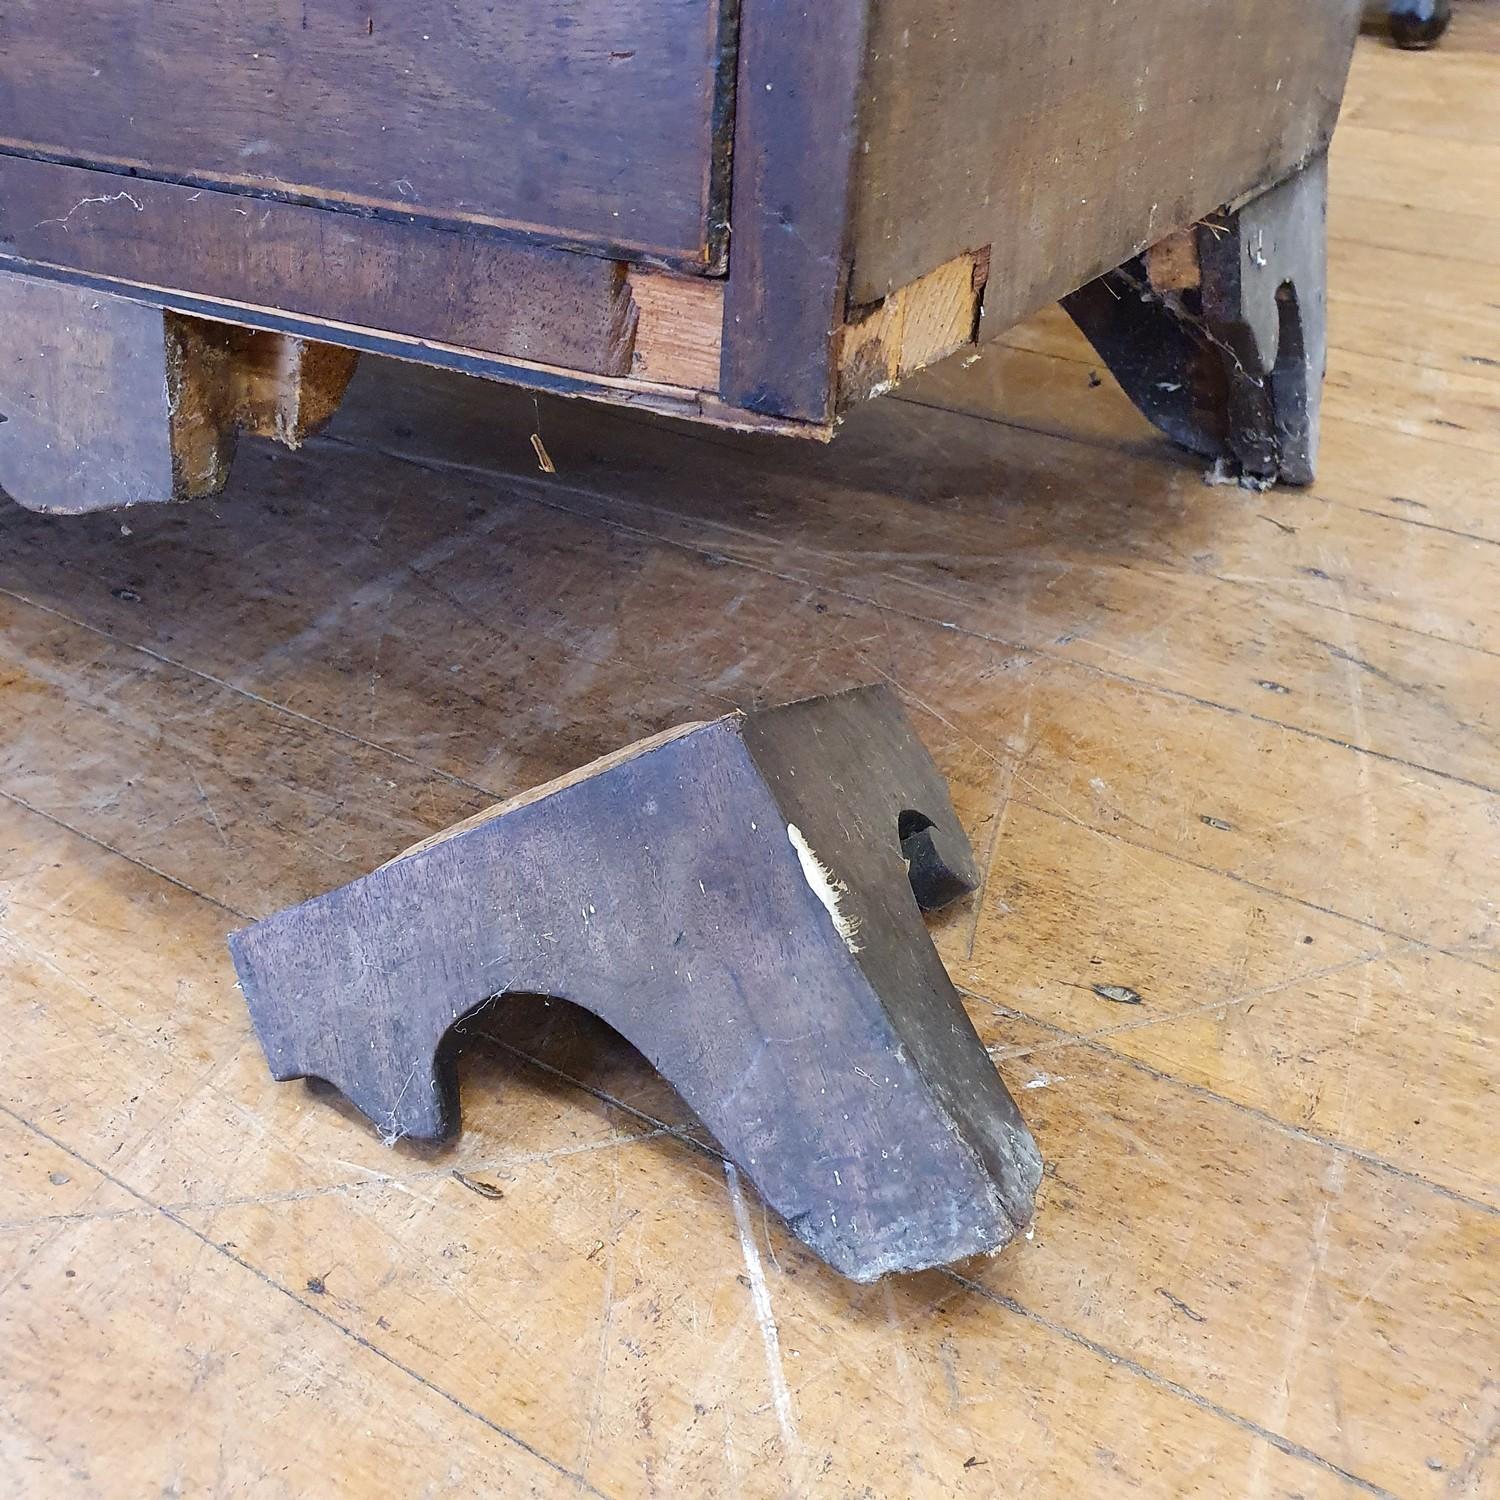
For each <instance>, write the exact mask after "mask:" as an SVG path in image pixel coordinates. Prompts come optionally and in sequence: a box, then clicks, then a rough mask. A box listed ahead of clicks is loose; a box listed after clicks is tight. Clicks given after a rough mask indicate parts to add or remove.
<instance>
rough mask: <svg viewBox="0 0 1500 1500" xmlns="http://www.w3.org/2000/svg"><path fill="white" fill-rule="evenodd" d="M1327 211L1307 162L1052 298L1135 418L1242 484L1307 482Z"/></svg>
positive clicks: (1319, 385) (1322, 347) (1322, 328)
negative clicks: (1246, 198) (1265, 189)
mask: <svg viewBox="0 0 1500 1500" xmlns="http://www.w3.org/2000/svg"><path fill="white" fill-rule="evenodd" d="M1327 202H1328V175H1327V160H1326V158H1324V157H1318V158H1317V159H1316V160H1315V161H1313V162H1311V163H1309V164H1308V165H1307V166H1306V167H1304V168H1303V169H1302V170H1301V171H1300V172H1298V173H1297V174H1296V175H1294V176H1292V177H1289V178H1288V179H1287V180H1286V181H1285V182H1282V183H1280V184H1278V185H1277V186H1276V187H1273V188H1271V189H1270V190H1269V191H1268V192H1264V193H1261V194H1260V195H1259V196H1257V197H1254V198H1252V199H1250V200H1249V201H1248V202H1247V203H1244V204H1243V205H1241V206H1240V207H1239V208H1237V209H1231V210H1225V211H1223V212H1221V213H1217V214H1214V215H1212V216H1210V217H1209V218H1207V219H1205V220H1203V221H1202V222H1201V223H1199V224H1195V225H1193V226H1192V227H1191V228H1190V229H1188V230H1185V231H1183V232H1182V233H1181V234H1179V235H1174V236H1172V237H1171V238H1170V239H1168V240H1165V241H1163V242H1161V243H1160V244H1158V245H1156V246H1153V247H1152V248H1151V249H1150V250H1148V251H1147V252H1146V254H1145V255H1143V256H1137V257H1136V258H1135V259H1133V260H1130V261H1127V262H1126V263H1125V264H1124V265H1123V266H1121V267H1119V269H1118V270H1115V271H1111V272H1110V273H1109V274H1108V275H1106V276H1102V277H1100V278H1099V279H1098V280H1097V281H1091V282H1090V283H1089V284H1088V285H1087V286H1085V287H1083V288H1082V289H1080V290H1079V291H1077V292H1074V293H1073V294H1072V295H1071V296H1069V297H1065V298H1064V299H1063V306H1064V307H1065V308H1066V309H1067V311H1068V313H1069V315H1070V316H1071V317H1072V319H1073V321H1074V322H1075V323H1077V324H1078V326H1079V327H1080V328H1081V329H1082V330H1083V332H1084V333H1085V334H1086V335H1087V337H1088V339H1089V341H1090V342H1091V343H1092V344H1093V346H1094V348H1095V349H1096V350H1098V352H1099V355H1100V357H1101V358H1102V359H1103V360H1104V362H1105V363H1106V364H1107V365H1108V366H1109V367H1110V369H1111V371H1113V373H1114V375H1115V378H1116V379H1117V380H1118V381H1119V382H1120V384H1121V386H1123V387H1124V389H1125V393H1126V394H1127V395H1128V396H1129V397H1130V399H1131V400H1132V401H1134V402H1135V404H1136V405H1137V406H1138V407H1139V408H1140V409H1141V411H1142V412H1143V413H1144V414H1145V415H1146V416H1147V417H1149V418H1150V419H1151V420H1152V421H1153V422H1155V423H1156V425H1157V426H1158V427H1160V428H1161V429H1162V431H1164V432H1165V433H1166V434H1167V435H1168V436H1169V437H1170V438H1172V440H1173V441H1174V442H1177V443H1180V444H1182V446H1183V447H1185V448H1189V449H1191V450H1192V451H1193V452H1195V453H1201V454H1203V455H1205V456H1206V457H1209V458H1212V459H1215V460H1218V461H1222V462H1223V463H1224V464H1225V465H1226V466H1227V467H1228V468H1229V470H1230V471H1231V472H1234V473H1237V474H1241V475H1243V476H1244V477H1246V478H1247V479H1249V480H1251V481H1261V482H1270V481H1274V480H1277V479H1283V480H1286V481H1288V482H1289V483H1291V484H1310V483H1311V482H1312V478H1313V465H1314V460H1315V457H1316V454H1317V446H1318V409H1319V405H1320V402H1321V398H1322V389H1323V371H1324V365H1325V363H1326V354H1327V322H1326V281H1327V271H1326V232H1325V225H1326V219H1327Z"/></svg>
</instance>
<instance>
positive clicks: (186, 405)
mask: <svg viewBox="0 0 1500 1500" xmlns="http://www.w3.org/2000/svg"><path fill="white" fill-rule="evenodd" d="M164 323H165V332H166V338H167V362H168V369H169V378H170V391H171V420H172V446H173V451H174V452H175V453H176V454H177V455H178V461H179V467H180V468H181V470H182V481H181V483H180V484H179V494H178V495H177V497H176V498H179V499H191V498H196V497H199V496H202V495H208V494H212V493H213V492H214V491H215V490H217V489H219V488H220V487H221V486H222V485H223V484H224V481H225V480H226V479H227V478H228V472H229V464H230V462H231V460H232V459H233V456H234V449H235V440H236V436H237V434H239V433H241V432H244V433H249V434H251V435H252V436H254V437H266V438H271V439H273V440H274V441H276V442H278V443H281V444H283V445H284V446H286V447H288V448H300V447H301V446H302V444H303V443H304V442H305V441H306V440H307V438H309V437H310V436H311V435H312V434H313V433H315V432H317V431H318V430H319V429H320V428H322V427H323V426H324V424H325V423H327V421H328V419H329V418H330V417H332V416H333V414H334V412H335V411H337V410H338V406H339V402H340V401H342V400H343V398H344V392H345V390H346V389H348V385H349V382H350V380H351V379H352V378H353V376H354V367H355V365H356V364H358V362H359V355H358V354H356V353H355V352H354V351H353V350H352V349H341V348H337V347H335V346H334V345H332V344H316V343H309V342H308V341H307V340H305V339H298V338H292V337H290V336H289V335H287V334H281V333H268V332H266V331H264V330H262V329H257V328H241V327H237V326H235V325H233V324H229V323H209V322H205V321H204V320H203V319H201V318H184V317H182V316H180V315H179V314H177V313H166V314H165V315H164ZM162 498H166V497H162Z"/></svg>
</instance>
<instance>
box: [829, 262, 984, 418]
mask: <svg viewBox="0 0 1500 1500" xmlns="http://www.w3.org/2000/svg"><path fill="white" fill-rule="evenodd" d="M988 276H989V252H988V251H987V250H975V251H969V252H966V253H965V254H963V255H959V256H956V257H955V258H954V259H953V260H950V261H948V262H946V263H945V264H943V265H941V266H939V267H938V268H937V270H935V271H929V272H928V274H927V275H925V276H922V277H919V278H918V279H917V280H916V281H913V282H911V283H910V284H908V285H907V286H903V287H898V288H897V289H896V290H895V291H894V292H892V293H891V295H890V296H889V297H887V298H886V299H885V301H884V302H882V303H880V304H879V305H878V306H877V307H876V308H875V309H874V311H872V312H870V313H869V314H868V315H867V316H866V317H864V318H861V319H860V320H859V321H858V322H855V323H849V324H846V325H845V327H844V329H843V330H842V334H841V336H840V340H839V351H838V405H839V407H840V408H841V409H842V408H845V407H848V406H852V405H853V404H854V403H855V402H856V401H864V400H866V399H868V398H869V397H871V396H878V395H880V394H881V393H882V392H883V391H887V390H889V389H890V388H891V387H892V386H893V385H895V384H896V382H897V381H898V380H900V379H901V378H902V377H903V376H906V375H909V374H911V373H912V372H913V371H914V370H920V369H921V368H922V367H923V366H924V365H930V364H932V363H934V362H935V361H936V360H939V359H942V358H944V357H945V356H946V355H949V354H953V353H956V352H957V351H958V350H959V349H962V348H963V347H964V345H965V344H972V343H973V342H974V339H975V334H976V331H977V328H978V324H979V305H980V300H981V298H982V297H983V295H984V284H985V281H986V279H987V278H988Z"/></svg>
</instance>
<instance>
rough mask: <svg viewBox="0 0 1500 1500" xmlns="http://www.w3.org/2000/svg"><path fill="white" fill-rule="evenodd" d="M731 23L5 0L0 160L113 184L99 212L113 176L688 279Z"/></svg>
mask: <svg viewBox="0 0 1500 1500" xmlns="http://www.w3.org/2000/svg"><path fill="white" fill-rule="evenodd" d="M734 14H735V7H734V6H733V5H730V4H725V3H723V0H671V3H668V4H664V3H661V0H571V3H570V4H569V5H568V6H567V8H566V10H565V11H564V12H561V13H559V14H554V12H553V9H552V8H551V7H548V6H536V5H529V4H515V3H504V4H490V5H480V6H477V7H476V6H464V7H461V8H458V9H455V8H453V7H451V6H450V7H447V8H446V9H445V10H444V11H443V12H442V13H441V14H439V13H437V12H434V11H432V10H430V9H429V8H427V7H423V6H412V5H409V4H407V3H405V0H361V3H359V4H351V3H349V0H300V3H298V4H296V5H291V6H275V5H273V6H270V7H267V6H264V5H245V6H241V5H234V6H229V7H227V8H226V7H225V6H224V5H222V4H220V3H218V0H174V3H172V4H170V5H145V6H142V5H140V4H138V3H136V0H19V3H17V4H14V5H9V6H7V8H6V21H5V33H6V34H5V55H6V87H5V90H4V92H3V94H0V148H3V149H5V150H6V151H8V152H18V153H21V154H26V155H44V156H54V157H63V158H66V159H70V160H73V161H75V162H79V163H81V164H84V165H88V164H100V165H108V166H111V167H113V168H115V169H116V171H115V172H114V173H113V174H112V175H111V177H110V181H112V182H113V184H114V190H116V191H128V192H134V190H135V189H134V186H133V183H132V178H131V177H130V176H125V175H122V171H123V172H129V173H131V174H139V175H140V176H141V177H146V178H150V177H157V178H161V179H166V180H169V181H179V182H189V183H191V184H192V185H193V186H194V187H195V188H214V187H228V188H233V189H237V190H241V191H245V192H249V193H252V194H257V195H260V196H261V197H262V198H278V197H290V198H293V199H295V200H297V201H306V202H313V203H321V204H325V205H335V206H338V207H343V208H348V209H353V210H356V211H358V212H362V213H368V212H370V211H371V210H374V211H376V212H379V213H384V214H387V215H391V216H394V217H396V218H399V219H401V220H406V221H416V222H427V223H432V222H438V223H446V224H447V225H449V226H450V227H451V226H455V225H457V226H474V225H483V226H491V227H498V228H503V229H510V230H521V231H525V232H529V233H533V234H537V235H539V236H541V237H543V238H545V239H546V240H548V241H549V242H552V243H564V244H568V243H572V244H577V243H580V242H583V243H587V244H590V245H593V246H597V247H603V248H606V249H608V248H611V247H613V248H617V249H619V250H620V251H621V252H622V253H626V254H635V255H640V254H645V255H651V256H657V257H666V258H670V259H674V260H679V261H682V262H683V263H686V264H691V265H695V266H697V267H699V268H702V267H703V266H705V265H706V264H707V263H708V262H709V261H710V260H711V259H713V258H714V257H715V256H716V255H717V254H718V253H719V250H720V247H721V246H722V241H723V235H724V227H725V226H724V213H723V203H724V199H725V197H726V195H727V186H728V184H727V181H726V180H725V178H726V172H727V155H728V153H727V151H726V150H725V149H724V146H723V142H722V140H721V139H720V137H721V135H722V133H723V132H724V131H725V130H727V129H728V126H729V117H728V114H727V111H726V110H725V109H724V107H723V105H724V102H725V96H726V94H727V92H728V90H729V88H730V86H731V82H732V80H731V78H730V77H729V70H730V69H731V68H732V67H733V59H734V38H733V32H732V27H733V23H734ZM107 190H108V189H103V190H101V189H95V191H107ZM247 207H248V208H249V209H250V210H251V211H253V212H256V213H258V212H260V211H261V206H260V205H256V204H251V205H247Z"/></svg>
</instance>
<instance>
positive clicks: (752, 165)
mask: <svg viewBox="0 0 1500 1500" xmlns="http://www.w3.org/2000/svg"><path fill="white" fill-rule="evenodd" d="M867 6H868V0H822V3H820V4H816V5H808V4H805V3H802V0H743V3H742V7H741V19H740V82H739V90H738V98H737V104H736V117H735V143H734V153H735V154H734V204H735V208H734V248H733V257H732V259H733V269H732V274H731V276H730V279H729V288H728V295H727V297H726V299H725V303H724V371H723V386H722V392H721V393H722V395H723V397H724V399H725V400H726V401H728V402H729V403H730V404H731V405H733V406H743V407H746V408H748V409H749V410H751V411H757V412H765V413H768V414H774V415H777V416H786V417H796V418H800V419H802V420H806V421H814V422H821V421H826V420H827V419H828V418H829V417H830V416H831V415H832V413H833V399H834V381H833V360H834V331H835V330H836V329H837V328H838V326H839V324H840V323H841V322H842V321H843V292H844V280H845V275H846V271H847V266H846V261H845V254H844V252H845V239H846V233H847V228H848V192H849V182H850V175H851V172H852V170H853V167H852V160H853V154H854V150H855V121H856V116H857V113H858V97H859V84H860V76H861V72H862V69H863V54H864V38H865V26H866V11H867Z"/></svg>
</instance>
